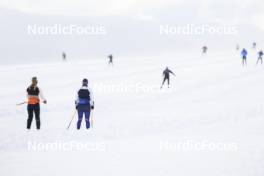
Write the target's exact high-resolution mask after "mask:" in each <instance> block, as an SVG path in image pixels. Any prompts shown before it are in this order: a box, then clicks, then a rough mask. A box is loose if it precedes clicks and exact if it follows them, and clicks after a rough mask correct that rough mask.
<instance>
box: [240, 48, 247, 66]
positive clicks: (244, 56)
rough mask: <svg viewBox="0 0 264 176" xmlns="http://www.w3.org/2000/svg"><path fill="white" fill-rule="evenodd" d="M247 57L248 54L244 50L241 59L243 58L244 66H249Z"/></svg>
mask: <svg viewBox="0 0 264 176" xmlns="http://www.w3.org/2000/svg"><path fill="white" fill-rule="evenodd" d="M247 55H248V52H247V50H246V49H245V48H243V50H242V51H241V57H242V65H243V66H244V65H247Z"/></svg>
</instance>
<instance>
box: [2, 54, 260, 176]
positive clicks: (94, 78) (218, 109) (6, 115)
mask: <svg viewBox="0 0 264 176" xmlns="http://www.w3.org/2000/svg"><path fill="white" fill-rule="evenodd" d="M194 55H195V53H193V54H192V53H190V55H189V56H187V57H186V56H181V55H179V56H177V57H167V56H166V57H149V58H118V59H117V61H116V62H117V63H116V64H115V65H114V67H108V66H107V65H106V62H105V60H103V59H93V60H87V61H78V62H73V61H69V62H67V63H47V64H39V65H37V64H35V65H34V64H32V65H17V66H0V73H1V74H0V77H1V85H2V86H1V88H0V90H1V91H0V98H1V106H0V129H1V135H0V141H1V143H0V144H1V145H0V152H1V159H0V165H1V169H0V175H12V176H15V175H20V176H21V175H27V176H31V175H32V176H33V175H34V176H35V175H40V176H42V175H43V176H44V175H93V176H97V175H139V174H140V175H154V176H156V175H157V176H158V175H185V176H186V175H187V176H189V175H206V176H207V175H208V176H210V175H216V176H218V175H219V176H220V175H221V176H222V175H224V176H227V175H228V176H229V175H230V176H231V175H232V176H248V175H254V176H262V175H263V174H264V142H263V136H264V129H263V125H264V120H263V116H264V101H263V89H264V82H263V80H264V79H263V78H264V70H263V67H261V66H257V67H256V66H255V62H256V59H255V56H254V55H253V54H251V55H250V58H249V65H248V67H247V68H242V67H241V63H240V60H239V58H238V54H237V53H235V52H233V53H224V54H217V53H212V54H211V55H208V56H205V57H197V56H194ZM167 65H168V66H169V67H170V68H171V69H172V70H173V71H174V72H175V74H176V77H172V85H171V88H170V89H167V88H166V87H164V89H163V90H159V86H160V84H161V80H162V77H161V73H162V69H164V67H165V66H167ZM32 76H38V79H39V86H40V87H41V88H42V89H43V92H44V94H45V96H46V98H47V100H48V104H47V105H42V107H41V108H42V109H41V112H42V114H41V120H42V129H41V131H36V130H35V122H34V121H33V126H32V130H31V131H27V130H26V129H25V125H26V118H27V113H26V106H24V105H23V106H16V105H15V104H16V103H19V102H20V101H23V100H25V89H26V87H27V86H28V85H29V83H30V78H31V77H32ZM84 77H87V78H88V79H89V83H90V85H91V86H92V87H93V90H94V94H95V112H94V114H93V115H94V121H95V123H94V128H93V129H92V130H89V131H87V130H85V129H84V128H82V130H81V131H77V130H75V123H76V118H75V121H74V124H73V125H72V127H71V129H70V130H69V131H67V130H66V126H67V125H68V123H69V121H70V118H71V116H72V114H73V112H74V98H75V93H76V91H77V90H78V88H79V87H80V84H81V80H82V78H84ZM135 85H137V86H138V87H137V88H135V87H134V88H133V86H135ZM111 86H117V87H119V88H114V90H112V91H111V90H106V89H107V88H108V89H109V87H111ZM120 87H121V88H123V89H124V88H127V89H128V90H126V91H125V90H120ZM131 87H132V88H131ZM150 88H151V91H148V90H145V89H150ZM83 127H84V126H83ZM30 142H31V143H34V142H37V143H42V144H47V143H54V142H57V143H64V144H65V143H66V144H69V143H71V142H75V143H80V144H85V143H89V144H90V145H98V146H99V148H96V149H95V150H93V149H94V148H92V147H91V148H89V149H91V150H90V151H87V150H85V149H80V150H79V149H76V148H73V149H72V150H69V151H68V150H65V151H63V150H61V149H55V150H52V149H48V150H47V151H45V150H41V151H34V150H32V148H31V149H29V148H28V146H29V145H28V144H29V143H30ZM180 142H183V143H185V144H186V143H188V142H189V143H192V144H199V143H202V142H205V143H211V144H212V145H214V144H219V143H221V144H224V145H227V146H229V148H226V149H225V150H222V149H219V148H210V147H205V148H203V149H201V148H199V149H197V148H195V149H194V148H184V147H180V148H177V147H175V145H176V144H179V143H180ZM167 144H169V146H170V147H168V145H167ZM173 146H174V147H173ZM230 146H231V147H230ZM200 149H201V150H200Z"/></svg>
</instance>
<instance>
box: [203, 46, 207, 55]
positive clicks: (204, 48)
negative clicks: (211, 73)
mask: <svg viewBox="0 0 264 176" xmlns="http://www.w3.org/2000/svg"><path fill="white" fill-rule="evenodd" d="M207 50H208V48H207V46H203V47H202V54H206V53H207Z"/></svg>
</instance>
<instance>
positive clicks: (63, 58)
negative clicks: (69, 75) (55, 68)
mask: <svg viewBox="0 0 264 176" xmlns="http://www.w3.org/2000/svg"><path fill="white" fill-rule="evenodd" d="M62 60H63V61H66V53H65V52H63V53H62Z"/></svg>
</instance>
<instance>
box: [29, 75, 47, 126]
mask: <svg viewBox="0 0 264 176" xmlns="http://www.w3.org/2000/svg"><path fill="white" fill-rule="evenodd" d="M37 84H38V80H37V78H36V77H33V78H32V84H31V85H30V86H29V87H28V88H27V99H28V100H27V103H28V106H27V111H28V119H27V129H30V127H31V123H32V120H33V114H35V118H36V125H37V129H38V130H39V129H40V105H39V103H40V98H41V99H42V100H43V103H44V104H46V103H47V101H46V99H45V98H44V96H43V94H42V91H41V89H40V88H39V87H38V86H37Z"/></svg>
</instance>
